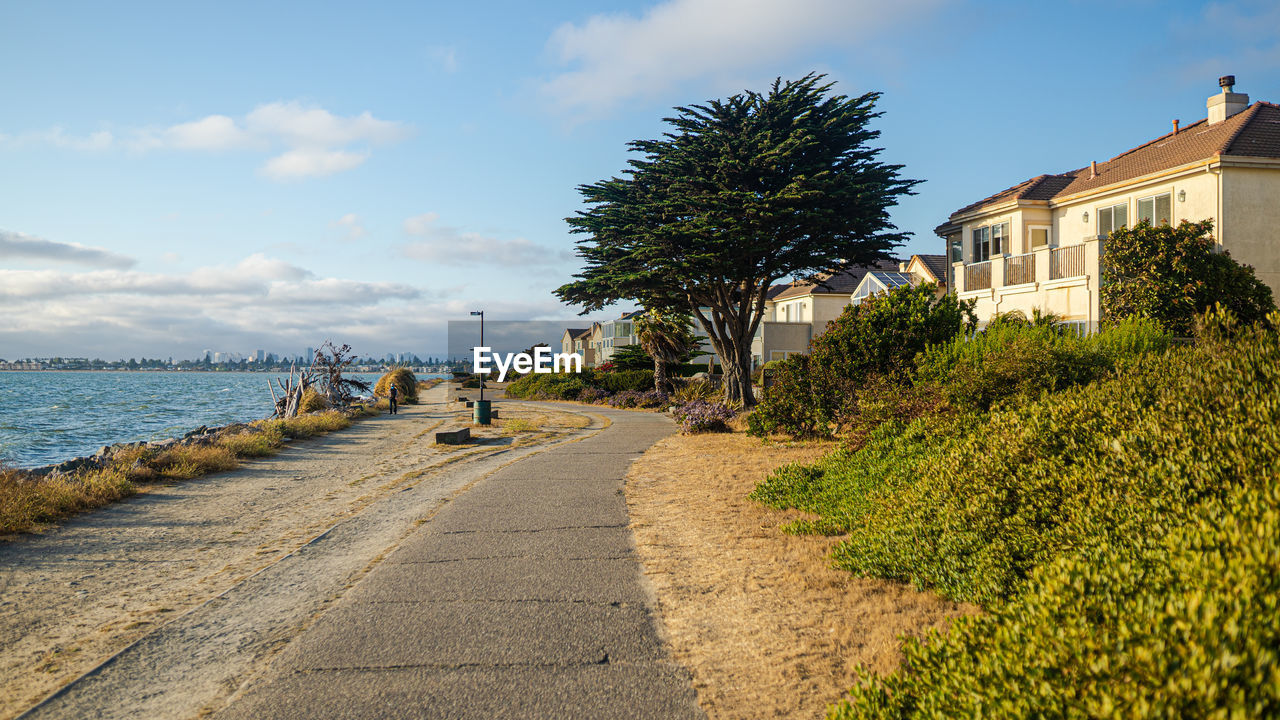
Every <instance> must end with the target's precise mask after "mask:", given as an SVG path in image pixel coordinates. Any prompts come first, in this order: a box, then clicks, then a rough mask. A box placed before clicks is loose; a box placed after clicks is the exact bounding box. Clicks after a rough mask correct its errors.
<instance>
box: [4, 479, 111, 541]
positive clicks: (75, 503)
mask: <svg viewBox="0 0 1280 720" xmlns="http://www.w3.org/2000/svg"><path fill="white" fill-rule="evenodd" d="M135 492H137V488H136V487H135V486H134V484H133V482H131V481H130V480H129V478H128V477H127V476H126V475H125V474H124V473H123V472H120V471H113V472H97V473H91V474H86V475H83V476H80V475H71V476H68V475H61V476H58V477H52V478H50V477H36V476H34V475H31V474H30V473H26V472H23V471H21V470H15V469H11V468H0V534H5V535H8V534H12V533H21V532H31V531H33V530H37V529H39V528H41V527H44V526H45V525H47V524H49V523H51V522H53V521H55V520H58V519H60V518H64V517H67V516H68V515H74V514H75V513H78V512H83V511H85V510H89V509H91V508H95V507H99V506H101V505H106V504H107V503H110V502H114V501H116V500H119V499H121V498H125V497H128V496H130V495H133V494H134V493H135Z"/></svg>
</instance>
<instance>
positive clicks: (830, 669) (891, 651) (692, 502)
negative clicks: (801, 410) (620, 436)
mask: <svg viewBox="0 0 1280 720" xmlns="http://www.w3.org/2000/svg"><path fill="white" fill-rule="evenodd" d="M830 449H831V445H830V444H829V443H828V444H825V445H820V444H817V443H796V444H776V445H770V446H766V445H762V444H761V443H760V441H759V440H756V439H754V438H748V437H746V436H744V435H743V434H741V433H735V434H732V435H729V434H725V435H694V436H688V435H684V436H673V437H670V438H667V439H666V440H663V441H661V442H659V443H658V444H657V445H654V446H653V448H652V449H650V450H649V451H648V452H646V453H645V454H644V456H643V457H641V458H640V459H639V460H637V461H636V462H635V464H633V465H632V466H631V472H630V473H629V474H628V476H627V485H626V495H627V507H628V510H629V512H630V515H631V527H632V529H633V530H634V531H635V538H636V546H637V552H638V554H639V555H640V558H641V560H642V562H643V563H644V567H645V573H646V574H647V575H648V576H649V577H650V579H651V580H652V582H653V586H654V588H655V590H656V592H657V595H658V606H659V608H660V609H661V614H662V619H663V622H664V623H665V625H666V629H667V638H668V641H669V642H670V643H671V646H672V652H673V655H674V657H675V659H676V660H677V661H678V662H680V663H681V664H683V665H684V666H686V667H687V668H689V670H690V671H691V672H692V674H693V684H694V688H696V689H697V691H698V701H699V703H700V704H701V705H702V708H703V710H705V711H706V713H707V715H708V717H710V718H711V720H718V719H721V718H743V719H746V718H815V717H821V716H822V715H823V713H824V711H825V709H826V707H827V706H828V705H830V704H832V703H835V702H837V701H838V700H839V699H840V697H841V696H842V695H843V694H844V693H845V692H846V691H847V690H848V689H849V688H850V687H851V686H852V685H853V684H854V683H855V682H857V677H858V669H859V666H860V665H861V666H864V667H866V668H868V669H869V670H871V671H872V672H876V673H885V672H888V671H891V670H893V669H894V668H896V667H897V666H898V664H899V663H900V662H901V660H902V654H901V651H900V647H901V643H900V641H899V639H898V638H899V636H900V635H902V634H911V635H920V634H922V633H924V632H925V631H926V630H927V629H929V628H933V627H942V626H944V625H945V624H946V622H947V620H948V618H951V617H955V616H956V615H959V614H963V613H966V612H973V611H974V609H973V608H971V607H964V606H959V605H957V604H955V603H951V602H947V601H945V600H942V599H940V598H938V597H937V596H936V595H934V594H932V593H928V592H918V591H916V590H913V589H912V588H910V587H908V586H906V585H903V584H901V583H895V582H888V581H884V580H874V579H867V578H857V577H854V576H852V575H850V574H849V573H848V572H845V571H842V570H835V569H833V568H832V567H831V566H830V564H829V561H828V559H827V554H828V552H829V551H830V548H831V546H832V545H833V544H834V543H835V542H837V541H838V539H839V538H829V537H815V536H801V537H797V536H792V535H784V534H783V533H782V532H781V530H780V529H779V527H780V526H781V525H783V524H784V523H786V522H788V521H790V520H792V519H793V518H795V517H796V515H797V513H795V512H793V511H791V512H783V511H777V510H771V509H769V508H767V507H764V506H763V505H760V504H758V503H755V502H753V501H751V500H749V499H748V498H747V494H748V493H750V492H751V490H752V489H753V488H754V487H755V486H756V484H757V483H758V482H760V481H761V480H763V479H764V478H765V477H766V476H767V475H768V473H769V472H770V471H772V470H773V469H774V468H776V467H778V466H780V465H784V464H786V463H789V462H811V461H812V460H814V459H816V458H817V457H819V456H820V455H822V454H823V453H824V452H826V451H828V450H830Z"/></svg>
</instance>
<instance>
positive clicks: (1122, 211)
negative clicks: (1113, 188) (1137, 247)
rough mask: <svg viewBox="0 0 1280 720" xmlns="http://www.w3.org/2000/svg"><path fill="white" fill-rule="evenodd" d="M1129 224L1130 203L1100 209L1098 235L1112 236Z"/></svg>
mask: <svg viewBox="0 0 1280 720" xmlns="http://www.w3.org/2000/svg"><path fill="white" fill-rule="evenodd" d="M1128 224H1129V203H1120V204H1119V205H1112V206H1111V207H1104V208H1098V234H1099V235H1110V234H1111V233H1113V232H1115V231H1116V230H1119V229H1120V228H1122V227H1126V226H1127V225H1128Z"/></svg>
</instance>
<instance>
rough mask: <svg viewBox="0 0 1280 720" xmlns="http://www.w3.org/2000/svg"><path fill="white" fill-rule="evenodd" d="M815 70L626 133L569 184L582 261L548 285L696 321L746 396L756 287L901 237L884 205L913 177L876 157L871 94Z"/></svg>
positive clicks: (561, 292) (879, 251) (731, 384)
mask: <svg viewBox="0 0 1280 720" xmlns="http://www.w3.org/2000/svg"><path fill="white" fill-rule="evenodd" d="M832 86H833V84H832V83H825V82H824V76H822V75H816V74H809V75H806V76H805V77H803V78H801V79H800V80H794V81H787V82H783V81H782V80H781V79H778V80H776V81H775V82H774V83H773V85H772V87H771V88H770V89H769V90H768V92H766V93H758V92H752V91H747V92H744V93H741V94H738V95H734V96H732V97H729V98H727V99H724V100H712V101H710V102H707V103H706V104H703V105H693V106H689V107H678V108H676V115H675V116H673V117H669V118H665V122H666V123H667V124H668V125H670V126H671V130H670V131H669V132H667V133H665V134H664V135H663V137H662V138H661V139H656V140H638V141H634V142H632V143H630V144H629V147H630V148H631V150H632V151H633V152H635V153H638V154H639V155H640V157H638V158H633V159H631V160H629V161H628V165H629V167H628V169H627V170H625V171H624V173H623V174H622V176H621V177H613V178H610V179H608V180H602V181H599V182H596V183H591V184H588V185H582V186H580V187H579V188H578V191H579V192H580V193H581V194H582V196H583V198H584V200H585V202H586V203H587V204H588V205H589V206H590V207H589V208H588V209H586V210H583V211H580V212H578V213H577V214H576V215H575V216H574V217H571V218H568V223H569V224H570V226H571V228H572V231H573V232H574V233H579V234H583V235H585V236H586V237H585V238H582V239H580V240H578V241H577V242H578V254H579V256H580V257H581V258H582V259H583V261H584V265H585V267H584V268H583V270H582V271H581V272H580V273H579V274H577V275H575V278H576V279H575V280H574V281H573V282H570V283H568V284H566V285H564V286H562V287H561V288H559V289H558V290H557V291H556V294H557V295H558V296H559V297H560V298H561V299H562V300H564V301H566V302H569V303H571V304H576V305H581V306H583V307H584V309H585V310H586V311H591V310H596V309H599V308H601V307H604V306H606V305H609V304H611V303H613V302H616V301H619V300H634V301H637V302H639V303H641V304H643V305H644V306H645V307H647V308H650V309H659V310H678V311H682V312H689V313H692V314H693V315H694V316H695V317H697V318H698V320H699V322H700V323H701V324H702V326H703V328H704V330H705V331H706V333H707V336H708V338H709V339H710V340H711V343H712V345H713V346H714V347H715V349H716V352H717V353H718V354H719V355H720V358H721V361H722V363H723V366H724V368H725V379H726V383H725V385H726V399H727V400H729V401H730V402H737V403H742V404H748V405H749V404H752V402H753V398H752V396H751V386H750V379H749V378H750V372H751V360H752V358H751V348H750V346H751V338H752V336H753V335H754V334H755V332H756V330H757V328H758V326H759V323H760V320H761V318H762V315H763V310H764V302H765V298H766V295H767V293H768V290H769V286H770V285H771V284H772V283H773V282H775V281H777V280H779V279H781V278H786V277H800V278H808V277H811V276H813V275H815V274H816V273H819V272H822V271H831V270H838V269H842V268H844V267H847V266H850V265H866V264H870V263H873V262H876V261H878V260H884V259H888V258H889V251H890V250H891V249H892V248H893V247H894V246H895V245H897V244H900V243H901V242H902V241H903V240H904V239H905V236H906V235H905V233H901V232H898V231H897V229H896V228H895V227H894V226H893V225H892V223H890V221H889V208H890V207H892V206H893V205H894V204H896V202H897V201H898V198H899V197H900V196H902V195H906V194H910V193H911V188H912V187H913V186H914V185H915V184H917V182H918V181H915V180H906V179H902V178H901V177H899V171H900V170H901V169H902V166H901V165H890V164H885V163H882V162H880V161H879V160H878V159H877V158H878V156H879V154H880V152H881V151H880V149H878V148H875V147H872V146H871V145H870V143H871V142H872V141H874V140H875V139H876V138H877V137H878V136H879V132H878V131H875V130H872V129H871V128H870V127H869V125H870V122H871V121H872V120H873V119H875V118H877V117H879V116H880V113H878V112H875V110H874V108H875V103H876V100H877V99H878V98H879V94H878V93H866V94H864V95H861V96H859V97H856V98H850V97H846V96H844V95H838V94H833V93H832V92H831V88H832Z"/></svg>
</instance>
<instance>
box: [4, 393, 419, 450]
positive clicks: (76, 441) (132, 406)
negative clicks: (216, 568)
mask: <svg viewBox="0 0 1280 720" xmlns="http://www.w3.org/2000/svg"><path fill="white" fill-rule="evenodd" d="M276 377H281V378H285V377H288V374H287V373H286V374H283V375H280V374H276V373H266V372H129V371H102V372H97V371H83V372H81V371H67V372H50V371H40V372H13V371H8V372H6V371H0V464H4V465H9V466H14V467H36V466H39V465H47V464H51V463H56V462H61V461H63V460H67V459H70V458H73V457H79V456H83V455H91V454H93V453H94V451H96V450H97V449H98V448H100V447H102V446H103V445H111V444H113V443H121V442H135V441H138V440H162V439H164V438H170V437H178V436H181V435H183V434H184V433H187V432H189V431H191V430H194V429H196V428H197V427H200V426H201V425H208V426H210V427H212V426H215V425H226V424H228V423H233V422H246V421H249V420H258V419H261V418H264V417H267V416H269V415H270V414H271V413H272V411H273V407H272V405H271V391H270V390H269V389H268V388H267V381H268V380H271V379H274V378H276ZM348 377H353V378H358V379H361V380H365V381H367V382H369V383H371V384H372V383H374V382H376V381H377V379H378V377H379V376H378V375H376V374H358V373H353V374H349V375H348ZM426 377H435V376H420V377H419V379H420V380H421V379H426ZM277 392H279V391H278V390H277Z"/></svg>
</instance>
